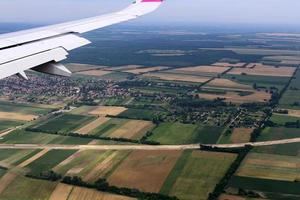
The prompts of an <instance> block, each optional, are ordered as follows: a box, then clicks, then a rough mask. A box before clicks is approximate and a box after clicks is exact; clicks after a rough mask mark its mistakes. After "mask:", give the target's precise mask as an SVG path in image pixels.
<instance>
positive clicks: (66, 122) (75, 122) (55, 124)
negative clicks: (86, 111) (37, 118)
mask: <svg viewBox="0 0 300 200" xmlns="http://www.w3.org/2000/svg"><path fill="white" fill-rule="evenodd" d="M93 119H94V117H92V116H83V115H70V114H65V115H61V116H58V117H55V118H53V119H51V120H48V121H46V122H45V123H42V124H41V125H38V126H36V127H35V128H37V129H39V130H42V131H44V132H52V133H55V132H60V133H68V132H71V131H73V130H75V129H76V128H79V127H80V126H82V125H84V124H86V123H89V122H90V121H92V120H93Z"/></svg>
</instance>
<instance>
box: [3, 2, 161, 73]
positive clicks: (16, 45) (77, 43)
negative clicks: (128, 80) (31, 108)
mask: <svg viewBox="0 0 300 200" xmlns="http://www.w3.org/2000/svg"><path fill="white" fill-rule="evenodd" d="M162 1H163V0H136V1H134V2H133V3H132V4H131V5H130V6H128V7H127V8H125V9H124V10H121V11H119V12H115V13H111V14H107V15H102V16H98V17H93V18H88V19H83V20H78V21H73V22H68V23H62V24H58V25H51V26H46V27H41V28H35V29H30V30H25V31H18V32H14V33H9V34H2V35H0V79H2V78H5V77H8V76H11V75H14V74H16V75H18V76H19V77H22V78H24V79H27V76H26V74H25V72H24V71H25V70H28V69H33V70H35V71H39V72H43V73H47V74H53V75H61V76H70V75H71V72H70V71H69V70H68V69H67V68H66V67H64V66H63V65H62V64H60V63H59V62H60V61H62V60H64V59H66V58H67V55H68V51H71V50H73V49H76V48H79V47H82V46H84V45H87V44H90V43H91V42H90V41H89V40H87V39H85V38H83V37H81V36H80V34H81V33H85V32H88V31H92V30H95V29H99V28H103V27H106V26H109V25H112V24H117V23H120V22H124V21H128V20H131V19H135V18H137V17H139V16H142V15H145V14H147V13H150V12H152V11H154V10H156V9H157V8H158V7H159V6H160V5H161V3H162Z"/></svg>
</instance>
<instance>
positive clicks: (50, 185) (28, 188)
mask: <svg viewBox="0 0 300 200" xmlns="http://www.w3.org/2000/svg"><path fill="white" fill-rule="evenodd" d="M56 184H57V183H56V182H50V181H43V180H37V179H30V178H26V177H23V176H18V177H16V178H15V179H14V180H13V181H12V182H11V183H10V184H8V186H7V187H6V189H4V191H2V192H1V193H0V199H1V200H2V199H3V200H4V199H24V200H30V199H49V198H50V196H51V193H52V191H53V190H54V189H55V187H56ZM16 191H18V192H16Z"/></svg>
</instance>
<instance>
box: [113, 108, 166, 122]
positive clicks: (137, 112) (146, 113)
mask: <svg viewBox="0 0 300 200" xmlns="http://www.w3.org/2000/svg"><path fill="white" fill-rule="evenodd" d="M161 114H163V112H161V111H157V110H148V109H134V108H129V109H128V110H126V111H125V112H123V113H121V114H119V115H118V116H119V117H126V118H130V119H144V120H152V119H153V117H155V116H157V115H161Z"/></svg>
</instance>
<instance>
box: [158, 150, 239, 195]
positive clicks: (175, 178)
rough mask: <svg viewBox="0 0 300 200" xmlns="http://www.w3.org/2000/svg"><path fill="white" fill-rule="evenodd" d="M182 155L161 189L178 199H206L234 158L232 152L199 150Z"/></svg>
mask: <svg viewBox="0 0 300 200" xmlns="http://www.w3.org/2000/svg"><path fill="white" fill-rule="evenodd" d="M182 156H183V158H181V159H180V160H179V161H178V162H177V163H176V166H175V168H174V169H173V171H172V172H171V174H170V175H169V177H168V179H167V180H166V182H165V183H164V186H163V188H162V190H161V191H162V192H163V193H168V194H171V195H175V196H177V197H179V198H180V199H207V197H208V195H209V193H210V192H211V191H212V190H213V188H214V186H215V184H216V183H217V182H218V181H219V179H220V178H221V177H222V176H223V175H224V173H225V172H226V170H227V169H228V168H229V166H230V164H231V163H232V162H233V160H234V159H235V155H234V154H222V153H211V152H201V151H193V152H186V153H185V154H183V155H182Z"/></svg>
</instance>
